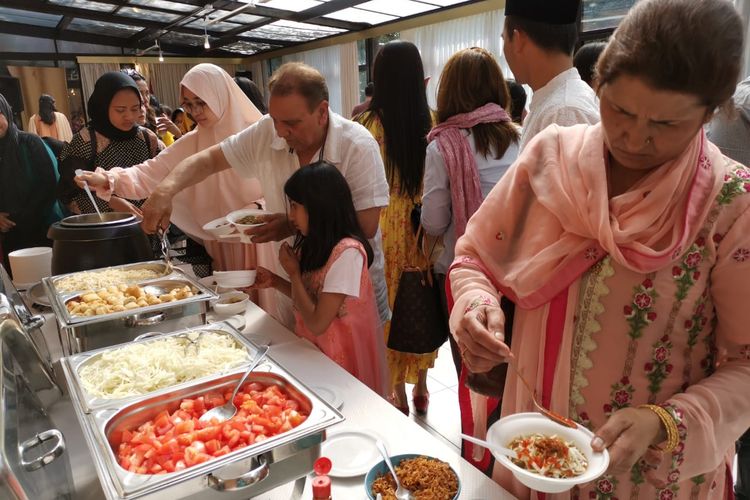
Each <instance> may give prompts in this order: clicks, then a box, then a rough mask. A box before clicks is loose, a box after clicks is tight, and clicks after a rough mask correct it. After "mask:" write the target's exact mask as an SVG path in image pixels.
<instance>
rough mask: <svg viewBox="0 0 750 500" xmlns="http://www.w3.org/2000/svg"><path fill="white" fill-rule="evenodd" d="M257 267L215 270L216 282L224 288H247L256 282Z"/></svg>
mask: <svg viewBox="0 0 750 500" xmlns="http://www.w3.org/2000/svg"><path fill="white" fill-rule="evenodd" d="M256 273H257V271H255V269H250V270H245V271H214V274H213V277H214V280H215V281H216V284H217V285H219V286H220V287H224V288H247V287H249V286H250V285H252V284H253V283H255V274H256Z"/></svg>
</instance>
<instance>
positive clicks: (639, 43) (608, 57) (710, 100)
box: [596, 0, 743, 111]
mask: <svg viewBox="0 0 750 500" xmlns="http://www.w3.org/2000/svg"><path fill="white" fill-rule="evenodd" d="M742 38H743V27H742V19H741V17H740V15H739V14H738V13H737V10H736V9H735V8H734V6H733V5H732V2H729V1H727V0H701V1H696V0H642V1H640V2H638V3H636V4H635V6H634V7H633V8H632V9H630V11H629V12H628V15H627V16H625V19H623V20H622V22H621V23H620V25H619V26H618V28H617V29H616V30H615V32H614V34H613V35H612V38H611V39H610V41H609V43H608V44H607V47H606V48H605V49H604V52H603V53H602V55H601V56H599V62H598V63H597V65H596V76H597V78H598V83H599V88H600V89H601V88H602V87H603V86H604V85H606V84H608V83H611V82H612V81H614V80H615V79H616V78H618V77H619V76H621V75H630V76H634V77H639V78H643V79H644V80H645V81H647V82H648V83H649V84H650V85H652V86H653V87H655V88H657V89H659V90H670V91H675V92H681V93H686V94H692V95H695V96H696V97H697V98H698V99H699V100H700V101H701V103H702V104H704V105H705V106H707V107H708V108H709V110H711V111H713V110H715V109H716V108H717V107H720V106H724V105H726V104H728V103H729V102H730V100H731V98H732V94H733V93H734V89H735V86H736V83H737V80H738V76H739V73H740V65H741V64H742Z"/></svg>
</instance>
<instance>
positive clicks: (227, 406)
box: [198, 345, 269, 423]
mask: <svg viewBox="0 0 750 500" xmlns="http://www.w3.org/2000/svg"><path fill="white" fill-rule="evenodd" d="M268 349H269V347H268V346H267V345H264V346H260V347H258V350H257V351H256V353H255V357H254V358H253V360H252V361H251V362H250V366H248V367H247V370H245V374H244V375H242V378H241V379H240V382H239V383H238V384H237V386H236V387H235V388H234V392H233V393H232V397H231V398H229V401H227V402H226V403H224V404H223V405H221V406H217V407H215V408H211V409H210V410H208V411H207V412H206V413H204V414H203V415H201V418H199V419H198V420H200V421H201V422H204V423H210V422H211V421H216V422H224V421H225V420H229V419H230V418H232V417H233V416H234V415H235V413H237V407H236V406H234V397H235V396H236V395H237V391H239V390H240V387H242V384H244V383H245V379H247V376H248V375H250V372H251V371H253V370H254V369H255V367H256V366H258V363H260V362H261V361H262V360H263V358H265V357H266V353H267V352H268Z"/></svg>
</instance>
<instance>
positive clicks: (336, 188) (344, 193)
mask: <svg viewBox="0 0 750 500" xmlns="http://www.w3.org/2000/svg"><path fill="white" fill-rule="evenodd" d="M284 193H285V194H286V196H287V198H288V199H289V200H290V201H294V202H295V203H298V204H300V205H302V206H304V207H305V209H306V210H307V215H308V224H309V228H308V234H307V236H303V235H302V234H301V233H297V236H296V238H295V241H294V248H295V249H299V250H300V270H301V271H302V272H307V271H314V270H315V269H320V268H321V267H323V266H325V264H326V262H328V258H329V257H330V256H331V252H332V251H333V247H335V246H336V245H337V244H338V242H339V241H341V240H342V239H344V238H354V239H355V240H357V241H359V242H360V243H362V246H363V247H365V252H367V266H368V267H369V266H370V264H372V259H373V253H372V247H371V246H370V244H369V243H368V242H367V238H365V235H364V233H363V232H362V229H361V228H360V227H359V221H358V220H357V212H356V211H355V210H354V202H353V201H352V193H351V191H350V190H349V184H347V182H346V179H344V176H343V175H341V172H339V170H338V169H337V168H336V167H334V166H333V165H331V164H330V163H327V162H325V161H318V162H315V163H311V164H310V165H307V166H304V167H302V168H300V169H299V170H297V171H296V172H294V174H292V176H291V177H290V178H289V179H288V180H287V181H286V184H284Z"/></svg>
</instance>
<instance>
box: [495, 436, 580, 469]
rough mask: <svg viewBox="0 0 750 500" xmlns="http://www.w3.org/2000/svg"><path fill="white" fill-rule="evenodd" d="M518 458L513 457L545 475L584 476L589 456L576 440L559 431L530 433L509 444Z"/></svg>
mask: <svg viewBox="0 0 750 500" xmlns="http://www.w3.org/2000/svg"><path fill="white" fill-rule="evenodd" d="M508 448H510V449H511V450H513V451H515V452H516V454H517V455H518V458H517V459H516V458H514V459H511V461H512V462H513V463H514V464H516V465H517V466H519V467H521V468H522V469H526V470H528V471H529V472H535V473H537V474H540V475H542V476H545V477H553V478H567V477H575V476H580V475H581V474H583V473H584V472H586V469H587V468H588V460H587V459H586V456H585V455H584V454H583V453H582V452H581V450H579V449H578V448H577V447H576V446H575V445H574V444H573V443H572V442H569V441H565V440H563V439H561V438H559V437H557V436H556V435H552V436H545V435H544V434H538V433H537V434H529V435H527V436H520V437H517V438H515V439H514V440H513V441H511V442H510V443H509V444H508Z"/></svg>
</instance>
